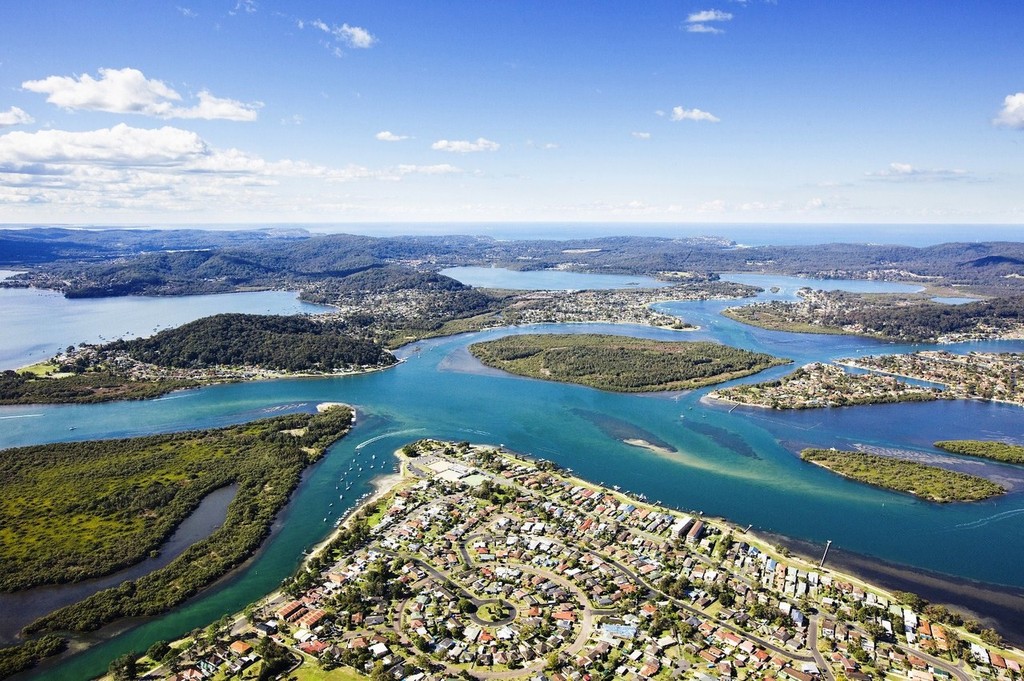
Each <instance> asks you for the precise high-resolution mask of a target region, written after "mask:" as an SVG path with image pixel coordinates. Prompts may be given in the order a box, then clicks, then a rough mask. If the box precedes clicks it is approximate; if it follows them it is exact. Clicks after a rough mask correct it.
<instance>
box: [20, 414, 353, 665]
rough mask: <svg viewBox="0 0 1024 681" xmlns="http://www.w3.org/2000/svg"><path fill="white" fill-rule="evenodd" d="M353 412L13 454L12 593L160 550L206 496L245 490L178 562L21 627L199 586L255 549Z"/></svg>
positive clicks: (88, 622) (164, 605) (138, 609)
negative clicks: (230, 488) (232, 487)
mask: <svg viewBox="0 0 1024 681" xmlns="http://www.w3.org/2000/svg"><path fill="white" fill-rule="evenodd" d="M352 416H353V414H352V411H351V409H349V408H348V407H343V406H331V407H328V408H326V409H325V410H324V411H322V412H321V413H317V414H289V415H283V416H278V417H274V418H270V419H263V420H259V421H253V422H250V423H245V424H240V425H236V426H229V427H226V428H220V429H210V430H201V431H189V432H183V433H171V434H165V435H153V436H148V437H140V438H131V439H123V440H106V441H92V442H76V443H56V444H48V445H38V446H33V447H22V448H17V449H10V450H6V451H5V452H4V456H3V457H2V458H0V475H2V476H3V479H4V480H5V481H6V484H5V485H4V486H3V487H2V489H0V561H2V563H3V565H4V566H5V570H4V573H3V575H0V580H2V581H0V588H3V589H4V590H5V591H14V590H20V589H25V588H29V587H33V586H37V585H40V584H50V583H66V582H75V581H78V580H81V579H85V578H88V577H92V576H97V575H103V574H108V573H111V572H113V571H115V570H117V569H120V568H122V567H125V566H127V565H130V564H134V563H136V562H138V561H139V560H141V559H143V558H145V557H146V556H147V555H148V554H149V553H150V552H151V551H155V550H158V549H159V547H160V545H161V544H162V543H163V541H164V540H165V539H166V538H167V537H168V536H169V535H170V534H171V532H173V530H174V528H175V527H176V526H177V525H178V524H179V523H180V522H181V521H182V520H183V519H184V518H185V517H187V516H188V515H189V514H190V513H191V512H192V511H193V510H194V509H195V508H196V507H197V506H198V505H199V503H200V501H202V499H203V498H204V497H205V496H206V495H208V494H209V493H210V492H212V491H213V490H215V489H218V488H221V487H224V486H226V485H237V488H238V491H237V493H236V496H235V498H234V500H233V501H232V502H231V504H230V505H229V507H228V511H227V517H226V518H225V521H224V523H223V524H222V525H221V526H220V527H219V528H218V529H216V530H215V531H214V532H213V533H212V534H210V535H209V536H208V537H207V538H205V539H203V540H201V541H198V542H196V543H195V544H193V545H192V546H190V547H189V548H188V549H186V550H185V551H184V552H183V553H182V554H181V555H180V556H179V557H178V558H176V559H175V560H173V561H172V562H171V563H169V564H168V565H166V566H165V567H163V568H160V569H158V570H155V571H153V572H150V573H149V574H147V575H145V576H142V577H139V578H138V579H134V580H128V581H125V582H123V583H122V584H120V585H119V586H117V587H114V588H111V589H107V590H104V591H100V592H98V593H96V594H94V595H92V596H90V597H88V598H86V599H85V600H83V601H80V602H78V603H76V604H73V605H70V606H67V607H65V608H62V609H60V610H57V611H55V612H53V613H50V614H49V615H46V616H44V617H42V618H40V619H39V620H36V621H35V622H33V623H32V624H31V625H29V626H28V627H26V629H25V633H26V634H27V635H34V634H40V633H51V632H61V631H88V630H93V629H97V628H99V627H101V626H103V625H104V624H107V623H110V622H113V621H115V620H118V619H122V618H125V617H139V616H147V615H155V614H158V613H161V612H165V611H166V610H168V609H170V608H171V607H173V606H175V605H178V604H179V603H182V602H183V601H185V600H186V599H187V598H189V597H190V596H192V595H194V594H196V593H197V592H198V591H199V590H200V589H202V588H203V587H205V586H207V585H209V584H211V583H212V582H213V581H215V580H216V579H218V578H219V577H221V576H223V575H224V574H225V573H226V572H228V571H229V570H230V569H231V568H233V567H235V566H237V565H239V564H240V563H241V562H242V561H244V560H245V559H246V558H247V557H248V556H249V555H251V554H252V553H253V552H254V551H255V550H256V549H257V548H258V547H259V545H260V544H261V543H262V542H263V540H264V539H265V538H266V536H267V534H268V533H269V532H270V527H271V523H272V522H273V519H274V516H275V515H276V514H277V512H278V511H279V510H280V509H281V508H282V507H283V506H284V504H285V503H286V502H287V500H288V498H289V496H290V495H291V492H292V490H294V489H295V487H296V485H298V483H299V479H300V476H301V473H302V471H303V470H304V469H305V468H306V467H307V466H308V465H309V464H311V463H312V462H314V461H316V460H317V459H318V458H319V457H320V456H321V455H322V454H323V453H324V452H325V451H326V449H327V447H328V446H330V445H331V444H332V443H333V442H335V441H336V440H337V439H338V438H340V437H342V436H343V435H344V434H345V433H346V432H347V431H348V429H349V428H350V426H351V423H352ZM8 654H9V655H12V656H15V657H17V654H16V653H13V652H12V653H8ZM19 659H20V658H19Z"/></svg>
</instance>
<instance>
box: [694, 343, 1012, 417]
mask: <svg viewBox="0 0 1024 681" xmlns="http://www.w3.org/2000/svg"><path fill="white" fill-rule="evenodd" d="M1022 357H1024V356H1022V355H1021V354H1020V353H1012V352H1011V353H992V352H969V353H966V354H963V355H957V354H953V353H951V352H946V351H942V350H926V351H922V352H914V353H909V354H896V355H872V356H868V357H857V358H851V359H839V360H836V364H828V363H825V362H812V363H811V364H807V365H805V366H803V367H801V368H799V369H797V370H796V371H794V372H793V373H791V374H789V375H787V376H784V377H783V378H781V379H779V380H777V381H769V382H766V383H755V384H751V385H737V386H732V387H730V388H724V389H722V390H717V391H714V392H711V393H708V396H707V397H708V398H709V399H715V400H722V401H725V402H730V403H733V404H743V405H749V406H756V407H768V408H771V409H813V408H819V407H847V406H852V405H858V404H887V403H891V402H927V401H930V400H942V399H945V400H953V399H974V400H989V401H996V402H1006V403H1009V404H1015V405H1017V406H1024V383H1022V382H1020V381H1019V380H1018V374H1019V372H1020V367H1021V361H1022ZM843 367H850V368H853V369H859V370H861V371H862V372H863V373H851V372H849V371H846V370H845V369H844V368H843ZM900 378H909V379H913V380H917V381H923V382H926V383H928V384H931V386H932V387H929V386H927V385H914V384H911V383H908V382H906V381H904V380H900ZM938 386H941V387H938Z"/></svg>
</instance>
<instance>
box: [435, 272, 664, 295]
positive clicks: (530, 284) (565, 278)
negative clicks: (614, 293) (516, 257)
mask: <svg viewBox="0 0 1024 681" xmlns="http://www.w3.org/2000/svg"><path fill="white" fill-rule="evenodd" d="M441 274H443V275H445V276H446V277H451V278H452V279H456V280H458V281H461V282H462V283H463V284H469V285H470V286H476V287H478V288H504V289H513V290H518V291H568V290H581V289H613V288H660V287H662V286H668V283H667V282H664V281H658V280H657V279H653V278H651V277H642V276H634V275H624V274H580V273H579V272H562V271H560V270H533V271H528V272H518V271H516V270H506V269H503V268H501V267H449V268H448V269H445V270H441Z"/></svg>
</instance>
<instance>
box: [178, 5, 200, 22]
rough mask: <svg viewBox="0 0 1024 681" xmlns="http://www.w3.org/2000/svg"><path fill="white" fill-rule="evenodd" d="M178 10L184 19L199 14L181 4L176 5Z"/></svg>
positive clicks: (192, 17) (193, 17)
mask: <svg viewBox="0 0 1024 681" xmlns="http://www.w3.org/2000/svg"><path fill="white" fill-rule="evenodd" d="M178 11H179V12H180V13H181V16H183V17H185V18H186V19H195V18H196V17H197V16H199V15H198V14H197V13H196V11H195V10H193V9H192V8H190V7H182V6H181V5H178Z"/></svg>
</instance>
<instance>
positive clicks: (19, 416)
mask: <svg viewBox="0 0 1024 681" xmlns="http://www.w3.org/2000/svg"><path fill="white" fill-rule="evenodd" d="M33 416H42V414H15V415H13V416H0V421H3V420H5V419H30V418H32V417H33Z"/></svg>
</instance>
